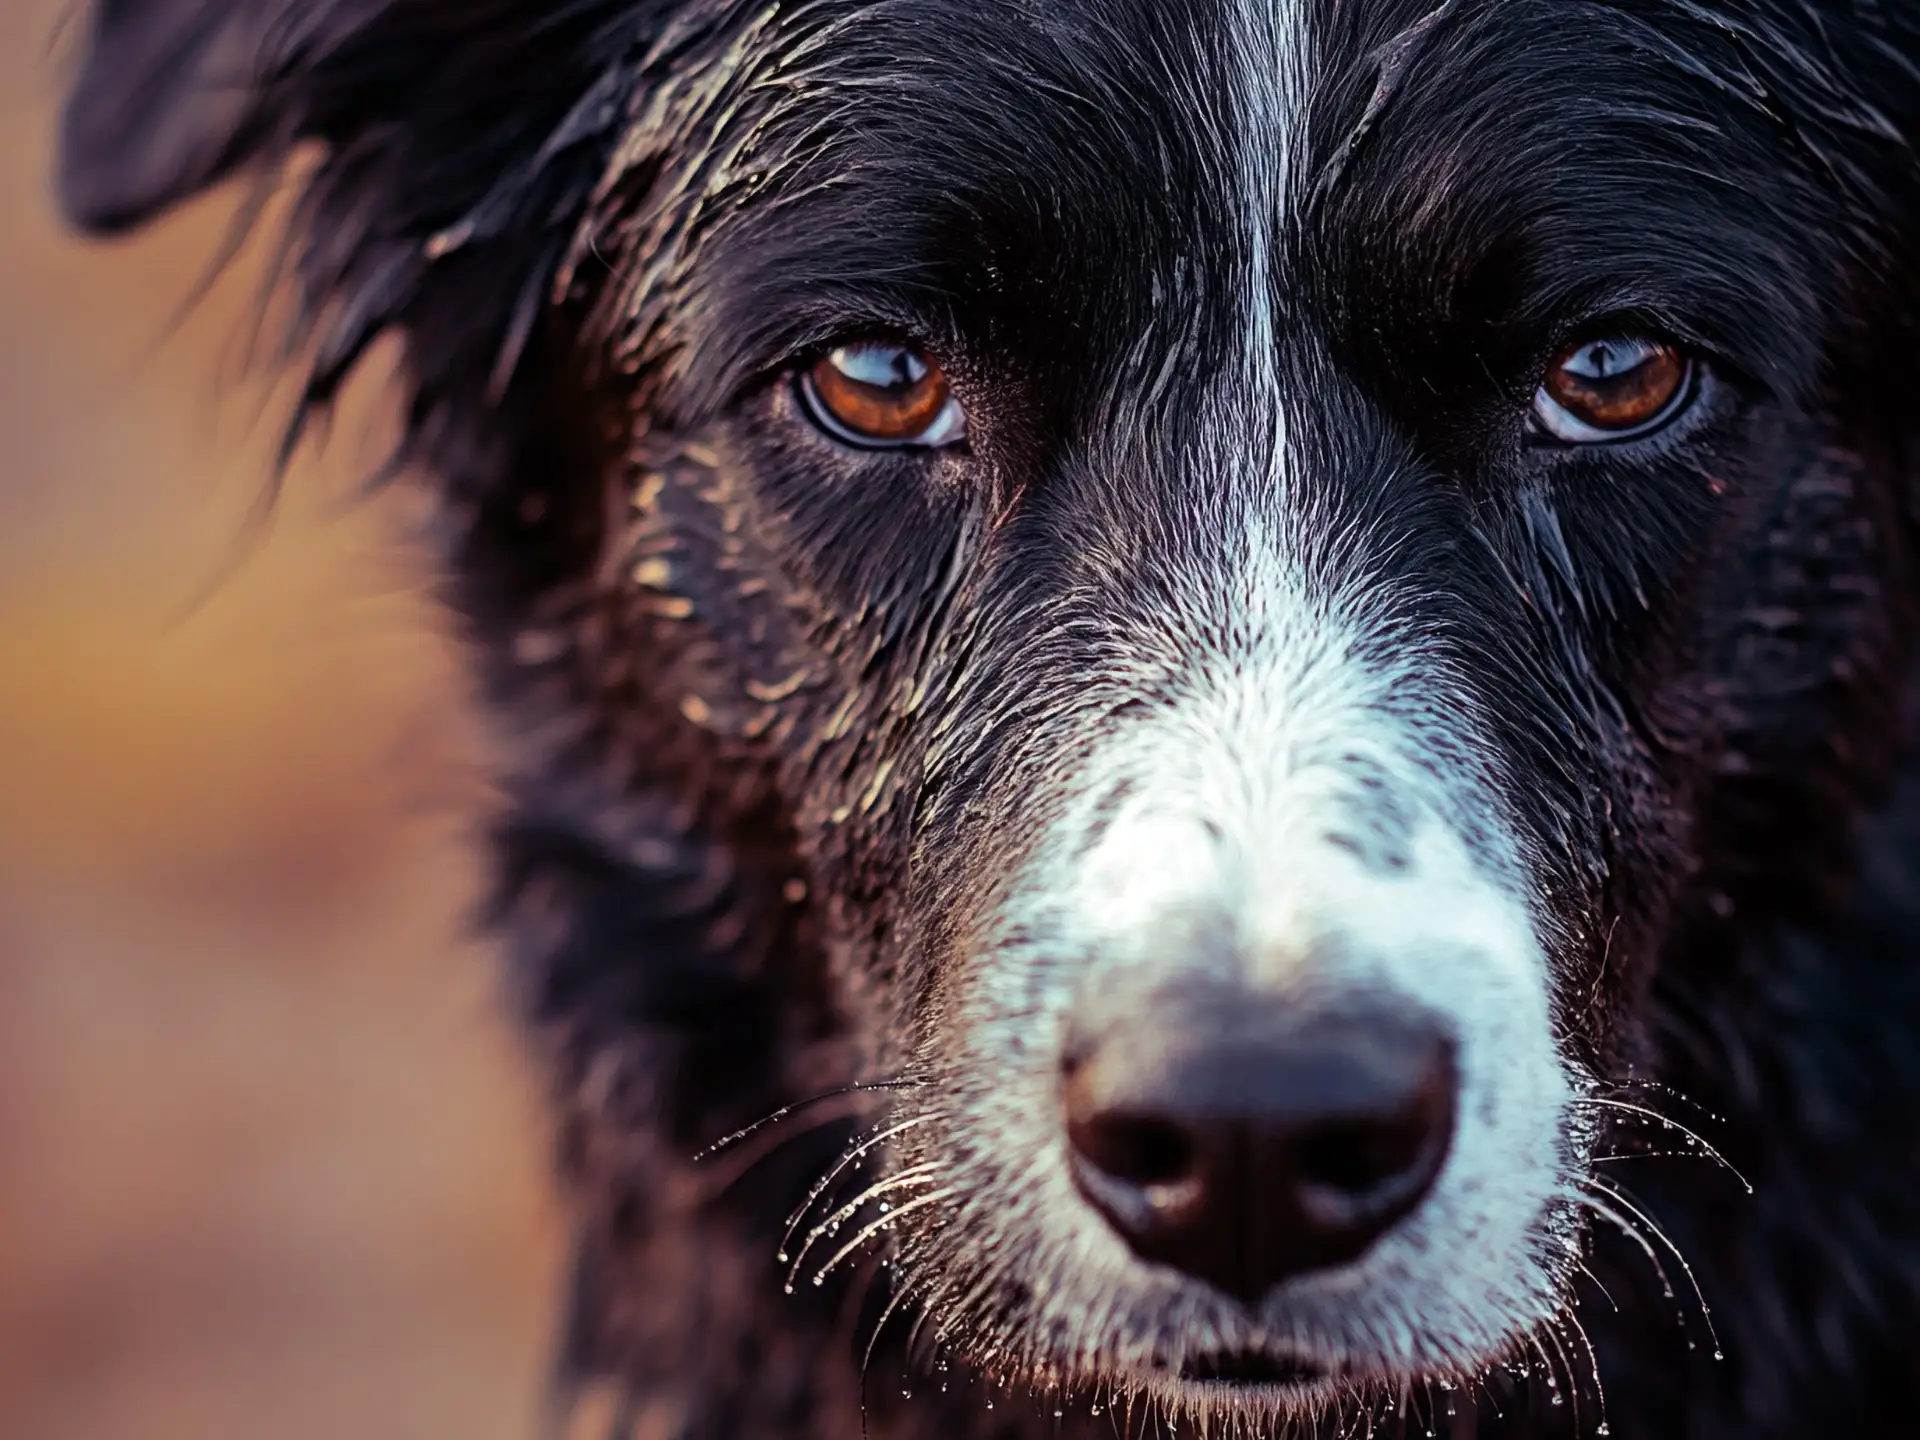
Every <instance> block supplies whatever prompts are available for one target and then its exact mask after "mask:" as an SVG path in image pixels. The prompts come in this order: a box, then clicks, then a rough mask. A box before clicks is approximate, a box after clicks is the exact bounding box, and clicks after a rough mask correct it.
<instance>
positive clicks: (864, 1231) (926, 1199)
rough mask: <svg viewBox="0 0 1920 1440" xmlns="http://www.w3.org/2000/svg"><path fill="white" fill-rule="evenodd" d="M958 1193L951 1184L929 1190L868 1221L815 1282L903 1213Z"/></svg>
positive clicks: (906, 1213) (832, 1270) (815, 1278)
mask: <svg viewBox="0 0 1920 1440" xmlns="http://www.w3.org/2000/svg"><path fill="white" fill-rule="evenodd" d="M958 1193H959V1191H958V1190H957V1189H955V1188H954V1187H953V1186H951V1185H948V1186H945V1187H944V1188H942V1189H939V1190H929V1191H928V1192H927V1193H926V1194H925V1195H916V1196H915V1197H914V1198H913V1199H911V1200H909V1201H907V1202H906V1204H904V1205H901V1206H898V1207H897V1208H895V1209H894V1210H892V1211H890V1212H889V1213H887V1214H885V1215H882V1216H881V1217H880V1218H879V1219H877V1220H871V1221H869V1222H867V1224H865V1225H863V1226H862V1227H861V1228H860V1231H859V1233H858V1234H856V1235H855V1236H854V1237H853V1239H851V1240H849V1241H848V1242H847V1243H846V1244H844V1245H842V1246H841V1247H840V1248H839V1249H838V1250H836V1251H835V1252H834V1255H833V1258H832V1259H831V1260H829V1261H827V1263H826V1264H825V1265H823V1266H821V1267H820V1271H819V1273H818V1274H816V1275H815V1276H814V1277H813V1283H814V1284H815V1285H824V1284H825V1283H826V1280H827V1277H828V1276H829V1275H831V1274H832V1273H833V1272H834V1268H835V1267H836V1266H838V1265H839V1264H840V1262H841V1261H843V1260H845V1259H846V1258H847V1257H848V1256H849V1255H851V1254H853V1252H854V1251H856V1250H858V1249H859V1248H860V1247H861V1246H862V1245H864V1244H866V1243H867V1241H869V1240H871V1239H872V1238H873V1237H874V1236H875V1235H878V1234H879V1233H880V1232H881V1231H882V1230H885V1229H887V1228H888V1227H889V1226H891V1225H892V1224H893V1223H894V1222H895V1221H897V1220H898V1219H899V1218H900V1217H901V1216H902V1215H910V1214H912V1213H913V1212H914V1211H915V1210H920V1209H924V1208H925V1207H926V1206H928V1205H935V1204H938V1203H939V1202H940V1201H942V1200H950V1199H952V1198H953V1197H954V1196H955V1195H957V1194H958Z"/></svg>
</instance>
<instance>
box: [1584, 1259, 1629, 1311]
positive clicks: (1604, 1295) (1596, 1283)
mask: <svg viewBox="0 0 1920 1440" xmlns="http://www.w3.org/2000/svg"><path fill="white" fill-rule="evenodd" d="M1574 1269H1576V1270H1578V1271H1579V1272H1580V1273H1581V1274H1582V1275H1584V1276H1586V1277H1587V1279H1589V1280H1591V1281H1592V1282H1593V1288H1594V1289H1596V1290H1598V1291H1599V1292H1600V1298H1601V1299H1603V1300H1605V1301H1606V1302H1607V1304H1609V1305H1611V1306H1613V1313H1614V1314H1616V1315H1618V1314H1619V1313H1620V1302H1619V1301H1617V1300H1615V1299H1614V1298H1613V1296H1612V1295H1611V1294H1609V1293H1608V1291H1607V1287H1606V1286H1605V1285H1603V1284H1602V1283H1601V1282H1600V1277H1599V1276H1598V1275H1596V1274H1594V1273H1593V1271H1591V1270H1589V1269H1588V1268H1587V1262H1586V1261H1584V1260H1576V1261H1575V1262H1574Z"/></svg>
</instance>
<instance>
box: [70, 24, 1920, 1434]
mask: <svg viewBox="0 0 1920 1440" xmlns="http://www.w3.org/2000/svg"><path fill="white" fill-rule="evenodd" d="M1916 143H1920V6H1916V5H1915V4H1914V3H1912V0H1444V3H1439V0H1219V3H1208V4H1202V3H1198V0H945V3H941V0H764V3H760V0H756V3H745V0H99V4H98V6H97V8H96V11H95V14H94V19H93V40H92V50H91V53H90V56H89V57H88V59H87V61H86V65H85V68H84V71H83V73H82V74H81V76H80V79H79V82H78V86H77V89H76V91H75V94H74V97H73V100H72V104H71V107H70V109H69V111H68V114H67V119H66V132H65V151H64V157H63V162H62V168H61V186H62V195H63V198H64V202H65V205H66V208H67V210H68V212H69V214H70V215H71V216H72V217H73V218H74V220H75V221H76V222H77V223H78V224H80V225H81V226H83V227H85V228H88V229H91V230H94V231H111V230H118V229H124V228H126V227H130V226H134V225H137V224H139V223H140V222H142V221H144V220H145V219H147V218H148V217H149V216H151V215H153V214H154V213H156V212H157V211H159V210H161V209H163V208H164V207H166V206H167V205H169V204H171V203H173V202H175V201H177V200H180V199H181V198H183V197H185V196H187V195H188V194H190V193H192V192H194V191H196V190H198V189H200V188H202V187H204V186H206V185H208V184H210V183H213V182H214V181H216V180H219V179H220V178H222V177H223V176H225V175H227V174H228V173H229V172H232V171H235V170H237V169H241V168H247V169H251V170H253V171H255V173H257V174H258V173H263V172H264V173H267V174H273V173H280V172H282V171H284V170H285V168H287V166H288V165H289V163H290V162H291V164H292V167H293V169H294V170H295V171H296V173H298V174H299V175H300V176H301V177H302V178H301V182H300V183H301V185H302V187H303V188H302V195H303V197H304V198H303V199H302V201H301V203H300V205H299V207H298V210H297V213H296V218H295V226H296V238H297V246H298V248H297V256H298V263H297V272H298V285H299V292H300V296H301V299H302V301H303V316H304V329H303V332H302V336H303V338H304V339H305V341H306V342H307V344H308V347H309V351H308V353H310V355H311V357H312V360H311V371H310V378H309V380H308V383H307V387H306V401H305V405H304V406H303V409H302V418H305V417H306V416H308V415H310V414H311V413H312V412H313V411H314V410H315V409H316V407H325V406H326V405H327V403H328V402H329V401H330V399H331V398H332V397H333V395H334V393H335V391H336V389H337V387H338V386H339V385H340V384H341V382H342V380H343V379H344V377H345V376H346V375H347V374H348V373H349V372H350V371H351V370H352V369H353V367H354V366H355V364H356V362H357V361H358V359H359V358H360V357H361V355H362V354H363V352H364V351H365V350H366V349H367V347H368V345H369V344H370V343H371V342H372V341H373V340H374V339H375V337H377V336H379V335H380V334H382V333H383V332H387V331H390V330H392V331H398V332H399V333H400V334H401V335H402V336H403V337H404V339H405V344H406V356H407V372H406V376H407V386H408V397H409V400H410V409H409V416H410V421H411V424H410V428H409V432H408V438H407V443H406V449H405V453H404V455H403V456H402V457H400V458H402V459H403V460H405V461H407V462H408V463H410V464H412V465H414V466H416V467H417V468H419V469H420V470H421V471H423V472H424V473H425V474H427V475H428V476H430V477H431V478H432V480H433V481H434V483H435V485H436V487H437V489H438V491H439V493H440V494H441V495H442V496H443V498H444V515H445V532H446V540H447V551H446V568H447V574H448V577H449V582H450V596H451V603H452V604H453V606H454V608H455V609H456V610H457V611H458V613H459V614H460V615H461V616H462V617H463V618H464V620H465V621H466V623H467V625H468V626H469V630H470V634H471V636H472V639H473V641H474V645H475V649H476V651H477V654H478V656H479V660H480V665H481V669H482V672H483V674H484V677H485V680H486V683H487V686H488V689H489V692H490V696H491V701H492V703H493V705H494V706H495V707H497V709H498V711H499V712H500V714H501V716H502V717H503V718H504V719H505V720H506V722H507V724H508V725H509V726H510V727H511V730H510V733H511V734H512V735H514V736H515V737H517V751H516V755H517V766H516V768H515V770H514V772H513V773H512V774H511V775H510V776H509V777H508V779H507V784H508V788H509V793H510V795H511V805H510V807H509V809H508V812H507V813H506V815H505V817H504V819H503V821H502V823H501V826H500V829H499V833H498V836H497V856H498V877H499V892H498V893H499V908H498V917H497V918H498V923H499V925H500V927H501V928H502V930H503V931H504V932H505V933H506V935H507V936H508V937H509V938H510V941H511V944H512V947H513V953H514V956H515V964H516V974H517V976H518V978H519V980H520V982H521V983H522V986H523V993H524V996H525V1000H526V1005H527V1013H528V1016H529V1018H530V1022H531V1024H532V1026H533V1027H534V1029H535V1031H536V1033H537V1035H538V1037H539V1039H540V1041H541V1043H542V1045H543V1053H544V1054H546V1055H547V1056H549V1057H550V1061H551V1067H552V1076H553V1082H554V1096H555V1106H556V1110H557V1114H558V1117H559V1129H560V1145H561V1164H562V1168H563V1172H564V1174H565V1177H566V1179H567V1181H568V1184H569V1188H570V1193H571V1194H572V1196H573V1197H574V1199H575V1201H576V1202H577V1207H578V1217H579V1221H578V1223H579V1255H580V1261H579V1273H578V1284H577V1292H576V1297H575V1304H574V1307H573V1314H572V1320H571V1324H570V1330H569V1334H568V1336H567V1337H566V1344H565V1349H564V1352H563V1379H564V1380H565V1381H566V1382H567V1383H568V1385H569V1386H572V1387H578V1386H580V1385H583V1384H586V1383H588V1382H595V1381H602V1380H605V1381H611V1382H612V1383H613V1384H614V1386H615V1387H616V1389H617V1390H618V1392H619V1394H620V1395H621V1396H622V1397H623V1401H624V1411H623V1416H622V1419H621V1422H620V1424H621V1426H622V1428H621V1430H620V1432H619V1433H621V1434H622V1435H627V1434H631V1435H634V1436H644V1437H649V1440H651V1437H687V1440H694V1437H701V1440H707V1437H716V1440H717V1437H741V1440H746V1437H772V1436H789V1437H834V1440H845V1437H848V1436H850V1435H853V1434H856V1433H858V1432H859V1430H860V1428H861V1427H862V1426H863V1425H864V1426H866V1427H867V1428H868V1430H869V1432H870V1433H872V1434H874V1435H875V1436H890V1437H914V1436H924V1437H933V1436H940V1437H963V1436H986V1435H1001V1436H1009V1437H1024V1436H1042V1435H1050V1434H1051V1435H1060V1434H1069V1433H1070V1434H1082V1433H1086V1434H1105V1433H1113V1432H1119V1433H1131V1434H1146V1433H1152V1432H1154V1431H1156V1430H1157V1431H1162V1432H1164V1431H1165V1430H1167V1429H1168V1428H1184V1427H1188V1426H1192V1425H1195V1424H1197V1425H1198V1426H1199V1427H1200V1428H1201V1430H1202V1431H1203V1433H1208V1434H1221V1433H1226V1434H1243V1433H1244V1434H1253V1433H1261V1434H1266V1433H1289V1432H1291V1433H1319V1434H1323V1435H1329V1436H1330V1435H1333V1434H1338V1433H1345V1434H1350V1435H1371V1434H1374V1433H1379V1434H1381V1435H1383V1436H1388V1435H1400V1434H1403V1433H1404V1434H1409V1435H1421V1434H1431V1433H1434V1432H1435V1431H1436V1430H1440V1431H1443V1432H1445V1433H1450V1434H1453V1435H1456V1436H1458V1435H1469V1434H1481V1435H1491V1434H1501V1435H1546V1434H1561V1433H1575V1432H1577V1433H1582V1434H1605V1433H1613V1434H1618V1435H1622V1436H1631V1437H1644V1436H1675V1437H1678V1436H1687V1437H1735V1436H1738V1437H1744V1440H1755V1437H1764V1436H1778V1437H1787V1436H1792V1437H1804V1436H1808V1435H1814V1434H1822V1433H1831V1434H1833V1435H1836V1436H1838V1435H1848V1436H1851V1435H1854V1434H1863V1435H1876V1436H1883V1435H1892V1434H1913V1433H1915V1431H1916V1425H1917V1424H1920V1422H1916V1420H1915V1418H1914V1415H1915V1407H1914V1402H1913V1400H1912V1398H1911V1391H1912V1385H1913V1378H1912V1377H1913V1376H1914V1374H1915V1373H1916V1369H1915V1367H1916V1364H1920V1191H1917V1190H1916V1180H1917V1179H1920V1163H1917V1162H1920V1144H1917V1143H1916V1141H1917V1137H1920V848H1917V847H1920V788H1916V785H1915V783H1914V781H1920V774H1916V775H1915V777H1914V781H1903V778H1902V776H1903V773H1904V770H1903V767H1905V766H1907V765H1908V764H1909V762H1908V760H1907V758H1906V757H1907V754H1908V752H1907V750H1906V748H1905V746H1906V735H1907V732H1908V720H1907V714H1908V705H1907V696H1906V692H1907V689H1908V683H1907V678H1906V677H1907V675H1908V671H1909V662H1910V660H1912V659H1913V658H1914V657H1913V656H1912V654H1911V651H1912V642H1913V638H1914V630H1915V618H1916V615H1915V605H1914V599H1915V596H1916V585H1917V584H1920V580H1917V578H1916V575H1915V565H1916V559H1917V558H1920V552H1917V551H1916V539H1920V532H1917V527H1916V519H1917V518H1920V511H1917V510H1916V508H1915V497H1914V493H1913V489H1912V487H1913V485H1914V482H1915V481H1916V480H1920V468H1917V462H1920V401H1917V400H1916V398H1915V395H1914V389H1915V386H1916V382H1920V362H1917V361H1916V355H1920V349H1917V348H1916V347H1920V250H1917V247H1916V242H1915V239H1914V237H1915V236H1916V235H1920V158H1917V155H1916V149H1915V146H1916ZM296 428H297V427H296ZM856 1082H859V1084H860V1085H861V1086H862V1087H863V1088H860V1089H858V1090H847V1089H846V1088H845V1087H849V1086H853V1085H855V1084H856ZM835 1090H840V1092H841V1094H840V1096H839V1098H837V1099H832V1100H826V1101H822V1102H821V1103H819V1104H818V1105H813V1106H805V1105H802V1104H801V1102H805V1101H809V1100H811V1099H812V1098H814V1097H817V1096H819V1095H821V1094H823V1093H825V1092H831V1091H835ZM783 1106H796V1107H798V1108H797V1110H796V1113H794V1114H793V1116H792V1117H791V1118H788V1119H785V1120H784V1121H783V1122H782V1123H778V1124H773V1125H769V1126H765V1127H762V1128H761V1129H758V1130H755V1131H754V1132H753V1133H751V1134H749V1135H748V1136H746V1137H745V1138H744V1139H741V1140H738V1141H737V1142H736V1143H734V1144H732V1145H730V1146H727V1147H723V1148H721V1149H720V1150H718V1151H717V1153H714V1154H712V1155H710V1156H707V1157H705V1158H703V1157H702V1155H701V1152H702V1151H703V1149H704V1148H705V1147H710V1146H712V1145H714V1143H715V1142H716V1141H717V1140H719V1139H720V1138H721V1137H723V1136H726V1135H727V1134H729V1132H732V1131H734V1130H736V1129H739V1128H742V1127H746V1126H748V1125H750V1124H751V1123H752V1122H754V1121H756V1120H757V1119H759V1118H760V1117H762V1116H764V1115H766V1114H767V1113H769V1112H771V1111H774V1110H776V1109H778V1108H780V1107H783ZM854 1112H857V1113H854ZM1663 1117H1664V1118H1663ZM1747 1182H1751V1190H1749V1185H1748V1183H1747ZM789 1216H793V1217H794V1218H793V1221H792V1223H791V1225H789V1224H788V1220H789ZM1709 1308H1710V1309H1711V1316H1709V1314H1708V1313H1707V1311H1708V1310H1709ZM1723 1354H1724V1359H1723V1358H1722V1355H1723ZM903 1392H906V1393H903ZM1449 1417H1451V1418H1449ZM1822 1427H1826V1428H1825V1429H1823V1428H1822Z"/></svg>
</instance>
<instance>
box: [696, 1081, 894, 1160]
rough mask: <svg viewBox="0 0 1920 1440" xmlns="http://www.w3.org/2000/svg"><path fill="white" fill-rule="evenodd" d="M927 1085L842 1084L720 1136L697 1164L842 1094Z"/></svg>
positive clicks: (782, 1107)
mask: <svg viewBox="0 0 1920 1440" xmlns="http://www.w3.org/2000/svg"><path fill="white" fill-rule="evenodd" d="M925 1083H926V1082H925V1081H924V1080H861V1081H858V1082H856V1083H855V1084H852V1085H842V1086H840V1087H838V1088H837V1089H833V1090H822V1091H821V1092H820V1093H819V1094H818V1095H810V1096H808V1097H807V1098H806V1099H805V1100H796V1101H794V1102H793V1103H792V1104H791V1105H782V1106H781V1107H780V1108H779V1109H778V1110H774V1111H772V1112H770V1113H768V1114H766V1115H762V1116H761V1117H760V1118H759V1119H758V1120H756V1121H754V1122H753V1123H752V1124H751V1125H744V1126H742V1127H741V1128H740V1129H738V1130H736V1131H734V1132H733V1133H732V1134H731V1135H723V1136H721V1137H720V1138H719V1139H718V1140H716V1141H714V1142H713V1144H711V1145H709V1146H707V1147H706V1148H705V1149H704V1150H701V1151H699V1152H697V1153H696V1154H695V1155H694V1157H693V1158H694V1161H695V1163H698V1162H699V1161H702V1160H706V1159H709V1158H711V1157H712V1156H715V1155H718V1154H719V1153H720V1152H721V1151H722V1150H725V1149H728V1148H730V1147H731V1146H733V1145H736V1144H738V1143H739V1142H740V1141H742V1140H744V1139H746V1138H747V1136H749V1135H751V1134H753V1133H754V1132H755V1131H757V1130H762V1129H764V1128H766V1127H767V1126H769V1125H777V1124H779V1123H780V1121H782V1120H784V1119H786V1118H787V1116H789V1115H791V1114H793V1113H794V1112H795V1111H796V1110H805V1109H806V1108H807V1107H808V1106H810V1105H818V1104H819V1103H820V1102H821V1101H822V1100H832V1099H834V1098H835V1097H836V1096H840V1095H866V1094H871V1093H873V1092H875V1091H883V1090H911V1089H915V1088H917V1087H919V1086H921V1085H924V1084H925Z"/></svg>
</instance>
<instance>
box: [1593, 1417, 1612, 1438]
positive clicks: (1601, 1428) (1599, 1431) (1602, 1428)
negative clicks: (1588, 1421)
mask: <svg viewBox="0 0 1920 1440" xmlns="http://www.w3.org/2000/svg"><path fill="white" fill-rule="evenodd" d="M1593 1428H1594V1433H1595V1434H1596V1435H1611V1434H1612V1433H1613V1431H1612V1430H1611V1429H1609V1428H1608V1427H1607V1422H1606V1421H1604V1420H1602V1421H1601V1422H1600V1423H1599V1424H1598V1425H1596V1426H1594V1427H1593Z"/></svg>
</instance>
